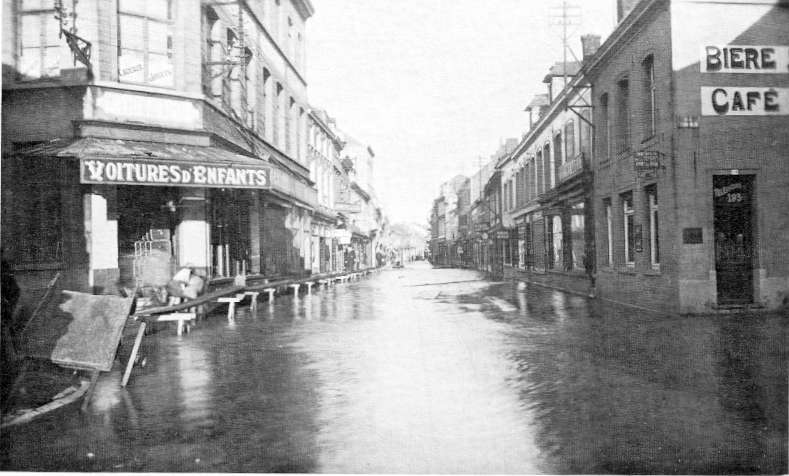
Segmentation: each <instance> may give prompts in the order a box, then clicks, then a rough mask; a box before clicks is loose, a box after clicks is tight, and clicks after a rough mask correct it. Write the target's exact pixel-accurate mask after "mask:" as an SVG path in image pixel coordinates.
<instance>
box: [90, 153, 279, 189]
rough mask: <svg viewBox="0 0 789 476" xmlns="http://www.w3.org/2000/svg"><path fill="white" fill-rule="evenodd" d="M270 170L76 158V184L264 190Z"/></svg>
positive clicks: (269, 178)
mask: <svg viewBox="0 0 789 476" xmlns="http://www.w3.org/2000/svg"><path fill="white" fill-rule="evenodd" d="M270 173H271V172H270V169H269V167H266V166H255V165H233V166H230V165H219V164H197V163H195V164H193V163H185V162H177V163H173V162H172V161H166V160H139V159H135V160H129V159H104V158H101V159H80V183H92V184H115V185H162V186H168V185H169V186H176V187H212V188H214V187H216V188H268V187H269V186H270V185H271V176H270Z"/></svg>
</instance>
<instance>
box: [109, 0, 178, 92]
mask: <svg viewBox="0 0 789 476" xmlns="http://www.w3.org/2000/svg"><path fill="white" fill-rule="evenodd" d="M171 20H172V8H171V4H170V0H148V1H145V2H140V1H136V0H119V4H118V80H119V81H122V82H130V83H142V84H147V85H150V86H163V87H172V86H173V84H174V81H173V36H172V25H171Z"/></svg>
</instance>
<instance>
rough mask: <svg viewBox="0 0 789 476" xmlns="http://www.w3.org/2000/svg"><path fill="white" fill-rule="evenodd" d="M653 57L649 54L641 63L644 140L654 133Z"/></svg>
mask: <svg viewBox="0 0 789 476" xmlns="http://www.w3.org/2000/svg"><path fill="white" fill-rule="evenodd" d="M654 59H655V57H654V56H652V55H649V56H647V57H646V59H644V62H643V63H642V69H643V75H644V81H643V85H644V90H643V95H644V104H643V106H642V114H643V119H644V123H643V125H642V127H643V131H644V140H646V139H649V138H650V137H652V136H654V135H655V127H656V117H655V116H656V110H655V60H654Z"/></svg>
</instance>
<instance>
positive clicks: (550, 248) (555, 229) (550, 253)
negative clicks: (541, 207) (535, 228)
mask: <svg viewBox="0 0 789 476" xmlns="http://www.w3.org/2000/svg"><path fill="white" fill-rule="evenodd" d="M545 245H546V258H547V262H546V265H547V267H548V269H562V267H563V264H562V261H563V260H562V253H563V249H562V217H561V216H559V215H552V216H548V217H546V223H545Z"/></svg>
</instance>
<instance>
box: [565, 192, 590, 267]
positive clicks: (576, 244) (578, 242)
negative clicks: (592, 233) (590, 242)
mask: <svg viewBox="0 0 789 476" xmlns="http://www.w3.org/2000/svg"><path fill="white" fill-rule="evenodd" d="M585 254H586V239H585V217H584V203H583V202H580V203H576V204H575V205H573V206H572V207H570V257H569V258H570V261H569V262H568V263H567V269H581V270H582V269H584V262H583V259H584V255H585Z"/></svg>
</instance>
